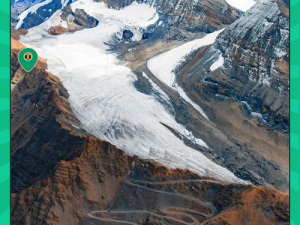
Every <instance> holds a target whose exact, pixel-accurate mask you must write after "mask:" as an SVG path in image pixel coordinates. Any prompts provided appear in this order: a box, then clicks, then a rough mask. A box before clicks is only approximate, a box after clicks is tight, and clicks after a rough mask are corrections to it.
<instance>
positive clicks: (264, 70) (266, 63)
mask: <svg viewBox="0 0 300 225" xmlns="http://www.w3.org/2000/svg"><path fill="white" fill-rule="evenodd" d="M284 7H285V6H284V5H283V4H282V3H280V2H277V1H275V0H262V1H261V2H260V3H259V4H257V5H256V6H254V7H253V8H252V9H251V10H249V11H248V12H246V13H245V15H244V16H243V17H242V18H241V19H240V20H238V21H237V22H235V23H234V24H232V25H230V26H229V27H228V28H227V29H225V31H224V32H222V33H221V34H220V35H219V37H218V38H217V40H216V43H215V44H214V47H215V48H216V49H219V50H220V51H221V53H222V54H223V56H224V59H225V63H224V67H223V68H222V69H221V73H222V74H224V75H225V76H226V77H228V78H229V79H230V81H231V83H230V84H229V83H226V84H224V85H225V86H226V89H231V91H229V92H228V94H229V95H230V96H231V97H233V98H235V99H239V100H242V101H246V102H247V103H248V104H249V106H250V107H251V108H252V110H253V111H255V112H259V113H261V114H263V118H264V120H265V121H267V122H268V123H269V124H270V125H271V126H272V127H273V128H275V129H280V130H282V131H287V130H288V127H289V17H288V14H287V13H286V11H288V9H287V8H284ZM236 83H238V84H242V85H241V88H235V87H234V86H236V85H235V84H236ZM221 85H222V84H221Z"/></svg>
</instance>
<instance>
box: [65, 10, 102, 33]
mask: <svg viewBox="0 0 300 225" xmlns="http://www.w3.org/2000/svg"><path fill="white" fill-rule="evenodd" d="M70 17H71V18H72V22H73V23H75V24H76V25H78V26H81V27H83V28H93V27H95V26H97V25H98V23H99V21H98V20H96V19H95V18H94V17H92V16H89V15H88V14H87V13H86V12H85V11H84V10H83V9H76V10H75V12H73V11H72V8H71V6H65V7H64V8H63V9H62V14H61V18H62V19H63V20H65V21H67V20H68V18H69V20H70Z"/></svg>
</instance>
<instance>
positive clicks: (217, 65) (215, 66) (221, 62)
mask: <svg viewBox="0 0 300 225" xmlns="http://www.w3.org/2000/svg"><path fill="white" fill-rule="evenodd" d="M223 65H224V58H223V56H222V55H221V54H220V55H219V57H218V59H217V60H216V61H215V62H214V63H213V64H212V65H211V66H210V71H214V70H216V69H218V68H220V67H222V66H223Z"/></svg>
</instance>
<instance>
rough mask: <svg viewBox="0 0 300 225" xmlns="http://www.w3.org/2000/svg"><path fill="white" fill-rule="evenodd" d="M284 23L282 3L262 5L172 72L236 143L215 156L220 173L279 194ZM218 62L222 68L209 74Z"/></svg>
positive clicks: (284, 178) (283, 146) (285, 100)
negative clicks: (229, 171)
mask: <svg viewBox="0 0 300 225" xmlns="http://www.w3.org/2000/svg"><path fill="white" fill-rule="evenodd" d="M288 21H289V10H288V8H287V7H286V5H285V4H284V3H283V2H279V1H274V0H262V1H260V2H259V3H257V4H256V5H255V6H254V7H252V9H250V10H249V11H248V12H246V13H245V15H244V16H242V17H241V18H240V19H239V20H237V21H236V22H235V23H233V24H232V25H230V26H228V27H227V28H226V29H225V30H224V31H223V32H222V33H221V34H220V35H219V36H218V37H217V39H216V42H215V43H214V44H213V45H212V46H207V47H204V48H202V49H199V50H197V51H195V52H193V53H191V54H190V55H189V56H187V57H186V61H185V62H184V63H182V65H180V66H179V67H178V68H177V70H176V74H177V81H178V83H179V85H180V86H181V87H182V88H183V89H184V90H185V91H186V93H188V95H189V96H190V98H191V99H192V100H193V101H194V102H196V103H198V104H199V105H200V106H201V107H202V108H203V109H204V110H205V111H206V113H207V115H208V116H209V118H210V119H211V121H212V122H213V123H214V124H215V125H216V127H218V128H219V129H220V130H221V131H222V133H224V135H226V136H227V137H228V140H229V141H230V142H231V143H236V146H235V147H232V148H231V149H230V150H229V151H227V152H226V150H224V149H225V148H223V149H222V148H220V149H218V150H216V152H217V154H218V155H219V156H220V157H221V158H222V159H223V161H224V162H225V164H226V167H227V168H233V171H234V173H235V174H236V175H237V176H240V177H243V178H245V179H249V180H251V181H252V182H253V183H255V184H257V183H256V181H253V176H254V177H256V176H258V177H261V178H262V180H264V181H267V182H268V183H269V184H271V185H272V186H273V187H275V188H277V189H280V190H283V191H287V190H288V179H289V178H288V167H287V165H288V160H289V157H288V155H289V135H288V130H289V22H288ZM220 56H222V57H223V58H224V64H223V66H222V67H220V68H218V69H216V70H213V71H212V69H211V66H212V64H213V63H214V62H216V61H217V59H218V58H219V57H220ZM201 129H203V126H201ZM193 133H194V134H196V133H197V131H196V130H195V131H194V130H193ZM205 141H207V140H205ZM214 141H215V142H217V141H218V140H217V139H214ZM207 142H209V141H207ZM211 145H212V146H213V144H211ZM224 146H225V145H224ZM238 148H240V149H238ZM213 149H217V147H215V148H213ZM234 154H236V155H235V156H234ZM241 165H243V166H241ZM236 167H237V168H239V169H238V170H235V169H234V168H236Z"/></svg>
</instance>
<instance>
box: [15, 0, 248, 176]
mask: <svg viewBox="0 0 300 225" xmlns="http://www.w3.org/2000/svg"><path fill="white" fill-rule="evenodd" d="M76 8H81V9H84V10H85V11H86V12H87V13H88V14H89V15H90V16H93V17H95V18H96V19H97V20H99V24H98V26H97V27H95V28H92V29H85V30H82V31H77V32H75V33H66V34H62V35H59V36H50V35H49V34H48V33H47V29H48V28H49V27H51V26H53V25H57V24H58V23H59V21H60V17H59V16H60V13H61V12H60V10H58V11H57V12H56V13H55V14H54V15H53V16H52V17H51V18H50V19H49V20H48V21H46V22H45V23H43V24H42V25H40V26H38V27H35V28H32V29H30V30H29V32H28V34H27V35H26V36H23V37H22V38H21V39H20V41H21V42H22V43H23V44H25V45H26V46H29V47H33V48H35V49H36V50H37V52H38V53H39V55H40V56H42V57H43V58H45V59H47V61H48V69H49V71H50V72H52V73H53V74H55V75H57V76H58V77H59V78H60V79H61V80H62V82H63V84H64V85H65V87H66V88H67V89H68V92H69V94H70V98H69V101H70V103H71V106H72V108H73V110H74V113H75V114H76V116H77V117H78V119H79V120H80V121H81V123H82V128H84V129H85V130H86V131H88V132H89V133H91V134H93V135H95V136H96V137H98V138H100V139H102V140H107V141H109V142H111V143H113V144H114V145H116V146H117V147H119V148H121V149H123V150H125V151H126V152H127V153H128V154H130V155H137V156H139V157H141V158H147V159H154V160H156V161H158V162H159V163H162V164H163V165H165V166H168V167H170V168H182V169H189V170H191V171H194V172H196V173H198V174H202V175H208V176H213V177H217V178H219V179H222V180H228V181H234V182H243V181H241V180H240V179H238V178H237V177H235V176H234V175H233V174H232V173H231V172H230V171H228V170H227V169H225V168H223V167H221V166H219V165H217V164H215V163H214V162H212V161H211V160H209V159H208V158H206V157H205V156H204V155H203V154H201V153H200V152H199V151H196V150H194V149H192V148H190V147H187V146H186V145H185V144H184V142H183V141H182V140H181V139H179V138H178V137H176V136H175V135H174V134H173V132H171V131H170V130H169V129H168V128H167V127H171V128H172V129H174V130H175V131H176V132H177V133H178V134H179V135H180V136H182V137H185V138H187V139H189V140H191V141H192V142H194V143H197V144H198V145H201V146H203V147H204V148H208V146H207V145H206V143H205V142H204V141H203V140H201V139H196V138H195V137H194V136H193V134H192V133H191V132H190V131H188V130H187V129H186V128H185V127H183V126H182V125H180V124H178V123H177V122H176V121H175V119H174V116H173V115H171V114H170V113H169V112H168V111H167V110H166V108H165V106H164V105H163V104H161V103H160V101H158V100H157V99H156V97H155V96H154V95H150V96H149V95H145V94H143V93H141V92H139V91H137V90H136V89H135V87H134V82H135V81H136V79H137V77H136V75H135V74H134V73H132V71H131V70H130V69H129V68H127V67H125V66H123V65H119V62H118V60H117V58H116V55H114V54H108V52H107V50H108V46H107V45H106V44H105V43H107V42H109V41H110V40H111V39H112V38H113V37H118V35H119V34H121V33H122V31H123V30H124V29H130V30H131V31H133V32H134V36H135V38H136V39H138V38H140V29H141V28H143V27H145V26H148V25H149V24H152V23H154V22H156V21H157V19H158V14H157V13H156V10H155V9H154V8H152V7H150V6H149V5H147V4H137V3H133V4H132V5H130V6H128V7H125V8H124V9H122V10H114V9H108V8H107V7H106V5H105V4H104V3H95V2H93V1H92V0H83V1H78V2H75V3H73V4H72V9H73V10H74V9H76ZM152 86H153V89H156V90H157V86H155V84H153V83H152ZM157 91H161V92H162V90H157ZM162 95H163V93H162ZM163 99H164V101H168V98H167V97H165V98H163ZM166 105H168V102H166ZM169 105H170V104H169Z"/></svg>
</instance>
